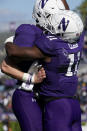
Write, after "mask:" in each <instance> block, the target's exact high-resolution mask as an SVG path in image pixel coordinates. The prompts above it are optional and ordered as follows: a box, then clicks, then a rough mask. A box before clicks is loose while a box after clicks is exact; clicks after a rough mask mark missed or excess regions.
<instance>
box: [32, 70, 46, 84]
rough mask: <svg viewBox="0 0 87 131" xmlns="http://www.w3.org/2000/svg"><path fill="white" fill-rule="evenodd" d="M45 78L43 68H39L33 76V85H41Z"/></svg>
mask: <svg viewBox="0 0 87 131" xmlns="http://www.w3.org/2000/svg"><path fill="white" fill-rule="evenodd" d="M45 78H46V73H45V70H44V68H41V69H40V70H39V71H38V72H37V73H35V74H34V82H33V83H35V84H38V83H41V82H42V81H43V80H44V79H45Z"/></svg>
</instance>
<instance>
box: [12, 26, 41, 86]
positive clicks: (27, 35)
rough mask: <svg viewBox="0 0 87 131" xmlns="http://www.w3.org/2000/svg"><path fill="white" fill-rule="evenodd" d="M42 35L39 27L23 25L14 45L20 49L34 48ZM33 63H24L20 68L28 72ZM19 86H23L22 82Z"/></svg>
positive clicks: (19, 65)
mask: <svg viewBox="0 0 87 131" xmlns="http://www.w3.org/2000/svg"><path fill="white" fill-rule="evenodd" d="M41 34H42V30H41V29H40V28H38V27H37V26H35V25H30V24H22V25H20V26H19V27H18V28H17V30H16V32H15V38H14V44H16V45H18V46H20V47H32V46H33V45H34V44H35V41H36V40H37V39H38V38H39V37H40V35H41ZM32 62H33V61H22V62H21V63H19V64H18V67H19V68H20V70H21V71H24V72H27V71H28V69H29V67H30V66H31V64H32ZM18 84H21V82H18Z"/></svg>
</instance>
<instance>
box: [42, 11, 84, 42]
mask: <svg viewBox="0 0 87 131" xmlns="http://www.w3.org/2000/svg"><path fill="white" fill-rule="evenodd" d="M47 20H48V21H47ZM47 20H46V25H45V27H44V28H45V29H47V30H48V31H49V32H51V33H52V34H61V37H62V39H64V40H68V41H71V42H74V41H76V40H77V39H78V38H79V36H80V35H81V33H82V31H83V22H82V20H81V18H80V17H79V16H78V14H77V13H75V12H73V11H70V10H62V11H59V12H58V13H57V14H53V15H51V16H49V19H47Z"/></svg>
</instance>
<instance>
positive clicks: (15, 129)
mask: <svg viewBox="0 0 87 131" xmlns="http://www.w3.org/2000/svg"><path fill="white" fill-rule="evenodd" d="M2 126H3V124H2V123H0V131H3V129H2ZM10 128H11V129H12V131H21V130H20V127H19V124H18V122H15V121H14V122H13V121H12V122H10Z"/></svg>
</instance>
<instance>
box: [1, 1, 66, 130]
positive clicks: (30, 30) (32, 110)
mask: <svg viewBox="0 0 87 131" xmlns="http://www.w3.org/2000/svg"><path fill="white" fill-rule="evenodd" d="M63 1H64V2H65V0H63ZM38 2H39V5H40V6H41V7H42V9H44V10H47V9H49V11H50V12H49V13H50V14H51V12H53V13H52V14H54V13H57V10H58V11H59V9H58V5H57V2H60V3H61V1H60V0H58V1H52V0H49V1H48V0H47V1H43V0H42V1H41V0H38V1H37V3H38ZM50 2H51V3H50ZM54 3H55V4H54ZM65 3H66V2H65ZM37 5H38V4H37ZM50 5H51V6H50ZM52 5H53V6H52ZM59 6H61V4H59ZM35 7H36V6H35ZM45 7H46V8H45ZM67 8H68V7H67ZM62 9H64V5H63V4H62V6H61V10H62ZM45 15H48V14H45ZM38 16H39V14H38ZM34 17H35V16H34ZM46 17H47V16H46ZM37 23H38V21H37ZM42 35H43V30H41V29H40V28H38V27H36V26H34V25H25V24H24V25H21V26H20V27H19V28H18V29H17V30H16V33H15V38H14V42H13V43H15V44H16V45H19V46H21V47H32V46H33V45H34V44H35V41H36V40H37V39H39V38H40V37H41V36H42ZM7 54H8V52H7ZM35 59H36V58H35ZM13 60H14V59H13V58H12V59H11V57H10V60H5V61H4V62H3V64H2V70H3V71H4V72H5V73H7V74H9V75H12V73H15V75H14V77H16V78H18V79H21V78H22V80H23V81H24V82H28V83H27V85H29V84H30V83H29V81H28V79H29V74H25V73H22V77H20V78H19V72H18V73H17V72H16V70H15V71H14V72H11V69H12V68H10V72H9V70H7V69H9V67H10V66H9V64H11V66H13V67H14V65H15V63H13ZM9 61H10V62H9ZM18 61H19V60H18ZM18 61H17V62H18ZM46 61H49V57H48V56H46ZM8 62H9V64H8V66H7V65H6V64H7V63H8ZM31 63H32V58H31V62H29V61H28V60H27V61H26V58H25V59H24V61H22V62H20V63H19V64H17V65H18V67H19V68H20V70H22V71H24V72H27V70H28V68H29V66H30V65H31ZM3 67H4V68H3ZM6 67H7V69H6ZM29 80H30V79H29ZM19 84H20V83H19ZM25 86H26V85H25ZM25 86H22V89H25V88H26V87H25ZM29 87H30V86H29ZM28 89H29V88H28ZM29 90H30V89H29ZM13 110H14V113H15V115H16V117H17V119H18V121H19V123H20V126H21V129H22V130H23V131H26V130H27V131H28V130H29V131H30V130H32V131H34V130H37V131H41V130H42V111H41V108H40V107H39V106H38V103H36V100H35V99H34V95H33V92H26V91H24V90H19V89H17V90H16V91H15V93H14V95H13Z"/></svg>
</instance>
